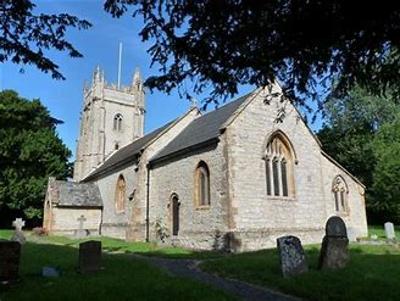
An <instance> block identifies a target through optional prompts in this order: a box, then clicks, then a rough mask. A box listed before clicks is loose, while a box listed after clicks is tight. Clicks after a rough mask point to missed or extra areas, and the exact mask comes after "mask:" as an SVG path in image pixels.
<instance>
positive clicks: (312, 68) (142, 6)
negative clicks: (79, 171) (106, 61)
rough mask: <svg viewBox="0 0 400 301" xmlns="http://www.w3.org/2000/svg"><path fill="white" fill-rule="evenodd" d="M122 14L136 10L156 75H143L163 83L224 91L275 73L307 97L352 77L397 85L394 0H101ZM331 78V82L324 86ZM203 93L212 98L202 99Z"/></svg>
mask: <svg viewBox="0 0 400 301" xmlns="http://www.w3.org/2000/svg"><path fill="white" fill-rule="evenodd" d="M104 7H105V10H106V11H108V12H109V13H111V14H112V15H113V16H114V17H120V16H122V15H124V14H125V13H127V12H128V11H129V10H130V9H131V10H132V14H133V16H135V17H136V16H138V15H139V16H142V17H143V19H144V27H143V28H142V30H141V32H140V35H141V37H142V39H143V40H144V41H147V40H152V41H153V42H154V43H153V44H152V46H151V47H150V48H149V49H148V52H149V53H150V55H151V56H152V63H153V64H154V63H158V64H159V65H160V68H159V71H160V72H161V74H160V75H157V76H152V77H150V78H148V79H147V80H146V85H147V86H148V87H150V88H151V89H153V88H157V89H159V90H162V91H165V92H169V91H171V89H173V88H176V87H179V86H180V85H181V84H182V82H183V81H185V80H186V79H189V80H194V86H193V91H194V92H196V93H199V92H202V91H204V89H206V88H208V87H212V92H211V97H216V96H221V95H224V96H227V95H229V94H235V93H237V91H238V85H241V84H250V85H256V86H264V85H266V84H268V83H270V82H271V81H274V80H275V78H278V80H280V81H281V82H282V83H283V87H284V91H285V92H286V95H288V96H291V97H295V96H296V95H297V97H298V101H299V102H300V103H301V104H303V105H304V104H305V100H306V99H308V98H309V97H312V98H314V99H319V100H322V98H323V96H324V95H326V93H330V94H335V95H337V96H338V95H345V94H346V92H347V91H348V90H349V89H350V88H351V87H353V86H354V85H356V84H357V85H359V86H361V87H363V88H366V89H367V90H368V92H370V93H375V94H380V93H383V92H384V91H385V89H386V88H388V87H391V88H392V89H393V92H395V93H397V94H400V93H399V92H400V86H399V84H398V83H399V82H400V81H399V80H400V73H399V72H398V70H399V69H400V53H399V51H398V49H399V46H400V39H399V38H398V37H399V36H400V26H398V24H400V9H399V8H400V3H398V2H396V1H384V2H383V3H380V4H379V5H376V3H375V2H371V1H367V2H363V3H362V5H360V3H358V2H356V1H341V0H335V1H325V0H311V1H304V0H271V1H244V0H203V1H197V0H171V1H163V0H148V1H140V0H106V1H105V6H104ZM332 85H333V88H332ZM209 100H210V99H209Z"/></svg>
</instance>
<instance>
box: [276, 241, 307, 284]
mask: <svg viewBox="0 0 400 301" xmlns="http://www.w3.org/2000/svg"><path fill="white" fill-rule="evenodd" d="M277 244H278V252H279V258H280V264H281V270H282V274H283V276H284V277H290V276H295V275H299V274H302V273H305V272H307V271H308V266H307V261H306V256H305V253H304V249H303V247H302V245H301V241H300V239H298V238H297V237H296V236H282V237H279V238H278V239H277Z"/></svg>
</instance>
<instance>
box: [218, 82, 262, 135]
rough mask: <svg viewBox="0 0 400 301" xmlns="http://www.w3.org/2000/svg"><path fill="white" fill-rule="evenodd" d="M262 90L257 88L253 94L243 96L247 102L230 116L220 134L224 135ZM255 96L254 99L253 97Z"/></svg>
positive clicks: (220, 129)
mask: <svg viewBox="0 0 400 301" xmlns="http://www.w3.org/2000/svg"><path fill="white" fill-rule="evenodd" d="M261 90H262V88H257V89H255V90H254V91H252V92H249V93H248V94H245V95H243V96H242V97H246V100H245V101H244V102H243V103H242V104H241V105H240V106H239V107H238V108H237V109H236V110H235V112H234V113H233V114H232V116H230V117H229V118H228V119H227V120H226V121H225V122H224V123H223V124H222V126H221V127H220V128H219V131H220V133H221V134H222V133H223V132H224V130H225V129H226V128H227V127H228V126H229V125H231V124H232V122H233V121H234V120H235V119H236V118H237V117H238V116H239V115H240V113H241V112H243V110H244V109H245V108H246V107H247V106H248V105H249V104H250V103H251V102H252V101H253V99H255V98H256V96H257V95H258V93H260V91H261ZM252 96H253V97H252Z"/></svg>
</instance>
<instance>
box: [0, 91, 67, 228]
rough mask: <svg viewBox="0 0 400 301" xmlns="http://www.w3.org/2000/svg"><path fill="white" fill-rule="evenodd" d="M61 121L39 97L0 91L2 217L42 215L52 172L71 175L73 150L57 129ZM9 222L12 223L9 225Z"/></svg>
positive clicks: (34, 216)
mask: <svg viewBox="0 0 400 301" xmlns="http://www.w3.org/2000/svg"><path fill="white" fill-rule="evenodd" d="M59 123H60V121H58V120H56V119H54V118H52V117H51V116H50V115H49V112H48V110H47V109H46V108H45V107H44V106H43V105H42V104H41V103H40V101H39V100H37V99H35V100H33V101H28V100H26V99H24V98H21V97H19V96H18V94H17V93H16V92H14V91H10V90H8V91H3V92H0V212H1V213H0V220H2V221H3V222H4V220H9V218H10V216H9V215H16V214H19V215H24V216H25V217H26V218H28V219H36V220H37V219H39V218H41V215H42V208H43V201H44V195H45V189H46V184H47V180H48V177H49V176H54V177H57V178H59V179H66V178H67V177H68V176H70V166H69V163H68V158H69V157H70V155H71V152H70V150H68V148H67V147H66V146H65V145H64V144H63V142H62V141H61V139H60V138H59V137H58V135H57V133H56V125H57V124H59ZM8 226H10V224H9V225H8Z"/></svg>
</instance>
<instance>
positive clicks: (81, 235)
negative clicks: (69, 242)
mask: <svg viewBox="0 0 400 301" xmlns="http://www.w3.org/2000/svg"><path fill="white" fill-rule="evenodd" d="M77 221H78V222H79V228H78V230H76V231H75V235H74V236H75V238H78V239H81V238H85V237H87V236H88V231H87V230H85V229H84V228H83V223H84V222H86V218H85V216H84V215H81V216H80V217H79V218H78V219H77Z"/></svg>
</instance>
